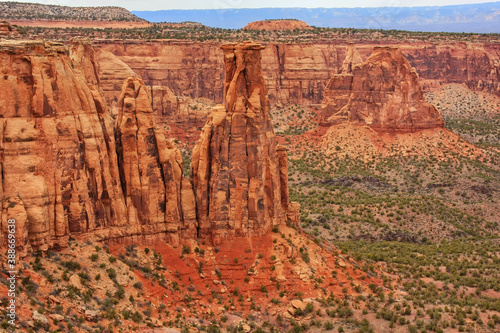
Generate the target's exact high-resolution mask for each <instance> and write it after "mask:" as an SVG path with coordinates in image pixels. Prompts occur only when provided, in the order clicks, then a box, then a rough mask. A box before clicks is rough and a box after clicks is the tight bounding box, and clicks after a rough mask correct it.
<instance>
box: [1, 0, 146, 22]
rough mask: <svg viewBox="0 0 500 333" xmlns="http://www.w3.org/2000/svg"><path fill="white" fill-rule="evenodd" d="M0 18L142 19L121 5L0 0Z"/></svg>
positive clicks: (69, 19)
mask: <svg viewBox="0 0 500 333" xmlns="http://www.w3.org/2000/svg"><path fill="white" fill-rule="evenodd" d="M0 19H2V20H68V21H73V20H74V21H144V20H143V19H141V18H139V17H137V16H135V15H134V14H132V13H131V12H129V11H128V10H126V9H125V8H121V7H68V6H57V5H42V4H37V3H23V2H0Z"/></svg>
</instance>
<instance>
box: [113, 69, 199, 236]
mask: <svg viewBox="0 0 500 333" xmlns="http://www.w3.org/2000/svg"><path fill="white" fill-rule="evenodd" d="M119 105H120V107H119V114H118V118H117V122H116V138H117V153H118V162H119V170H120V176H121V177H120V178H121V180H122V181H121V184H122V188H123V192H124V196H125V202H126V205H127V213H128V225H129V228H131V229H132V228H134V227H137V228H139V230H136V231H135V233H136V234H138V235H141V236H142V237H144V238H146V239H148V238H149V240H150V241H155V240H157V239H158V238H160V239H163V238H164V237H165V238H166V241H167V242H169V243H170V244H174V245H177V244H179V240H180V238H181V237H186V238H194V237H195V236H196V227H197V225H196V218H195V207H194V195H193V192H192V187H191V184H190V183H189V182H186V181H185V180H184V179H183V176H182V157H181V153H180V151H179V149H177V147H175V145H174V143H173V142H172V141H166V140H165V137H164V135H163V133H162V132H161V131H159V130H158V129H157V128H156V123H155V120H154V115H153V110H152V108H151V96H150V94H149V91H148V90H147V89H146V87H145V85H144V82H142V80H140V79H134V78H129V79H127V80H126V81H125V83H124V84H123V89H122V95H121V97H120V103H119ZM183 209H184V211H185V214H183ZM184 215H185V216H184ZM184 217H185V218H184Z"/></svg>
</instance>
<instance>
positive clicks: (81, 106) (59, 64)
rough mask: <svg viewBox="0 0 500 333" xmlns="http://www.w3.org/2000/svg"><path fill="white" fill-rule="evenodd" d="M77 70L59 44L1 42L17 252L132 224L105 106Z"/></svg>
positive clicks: (4, 193)
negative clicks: (18, 228) (73, 235)
mask: <svg viewBox="0 0 500 333" xmlns="http://www.w3.org/2000/svg"><path fill="white" fill-rule="evenodd" d="M74 66H75V63H74V62H73V61H72V60H71V59H70V57H69V56H68V50H67V48H66V47H65V46H63V45H60V44H51V43H47V44H44V43H43V42H3V43H2V44H1V45H0V71H1V79H0V90H1V91H2V98H1V100H0V114H1V115H2V117H1V118H0V145H1V146H0V149H1V152H2V160H1V161H2V163H1V167H2V172H1V177H2V179H1V182H0V183H1V188H0V196H1V200H2V203H3V209H2V232H5V230H6V219H8V218H10V217H11V216H14V215H15V216H19V219H20V224H23V226H22V227H21V228H22V230H23V232H22V233H21V234H22V235H23V236H22V237H21V238H20V239H18V242H17V245H18V246H19V249H22V248H24V247H29V245H34V246H37V247H41V248H44V247H45V248H46V247H47V246H49V245H55V244H63V243H64V242H65V239H66V238H67V236H68V235H69V234H70V233H83V232H89V231H95V232H96V233H97V234H101V233H103V232H104V233H106V234H107V236H109V232H110V231H109V227H110V226H115V227H116V228H117V229H116V230H115V233H117V234H120V232H121V231H123V230H121V229H120V228H119V227H120V226H124V225H126V223H127V214H126V209H125V202H124V200H123V196H122V190H121V187H120V179H119V177H117V175H118V165H117V160H116V154H115V150H114V149H115V142H114V130H113V124H112V121H111V118H110V117H109V114H108V112H107V107H106V103H105V102H104V100H103V98H102V96H101V94H100V93H99V91H98V89H97V88H96V87H95V86H94V85H92V84H87V79H86V77H85V75H84V70H83V69H82V70H78V71H76V70H74ZM14 212H17V213H19V214H14Z"/></svg>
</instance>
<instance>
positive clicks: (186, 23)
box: [160, 21, 204, 28]
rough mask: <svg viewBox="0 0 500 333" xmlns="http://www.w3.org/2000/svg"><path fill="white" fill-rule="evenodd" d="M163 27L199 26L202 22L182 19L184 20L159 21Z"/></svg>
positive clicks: (201, 25)
mask: <svg viewBox="0 0 500 333" xmlns="http://www.w3.org/2000/svg"><path fill="white" fill-rule="evenodd" d="M160 25H162V26H163V27H165V28H201V27H204V25H203V24H201V23H199V22H192V21H184V22H163V23H160Z"/></svg>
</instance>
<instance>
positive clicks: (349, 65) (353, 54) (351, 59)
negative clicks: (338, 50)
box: [339, 43, 363, 74]
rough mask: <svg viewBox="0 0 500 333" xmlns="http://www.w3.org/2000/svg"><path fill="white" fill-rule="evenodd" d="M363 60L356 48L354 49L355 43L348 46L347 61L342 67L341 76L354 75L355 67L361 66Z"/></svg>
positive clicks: (345, 60)
mask: <svg viewBox="0 0 500 333" xmlns="http://www.w3.org/2000/svg"><path fill="white" fill-rule="evenodd" d="M362 62H363V59H362V58H361V56H360V55H359V53H358V51H357V50H356V47H354V43H350V44H348V45H347V48H346V53H345V59H344V62H343V63H342V67H341V68H340V70H339V74H342V73H349V74H350V73H352V70H353V68H354V66H356V65H357V64H361V63H362Z"/></svg>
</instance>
